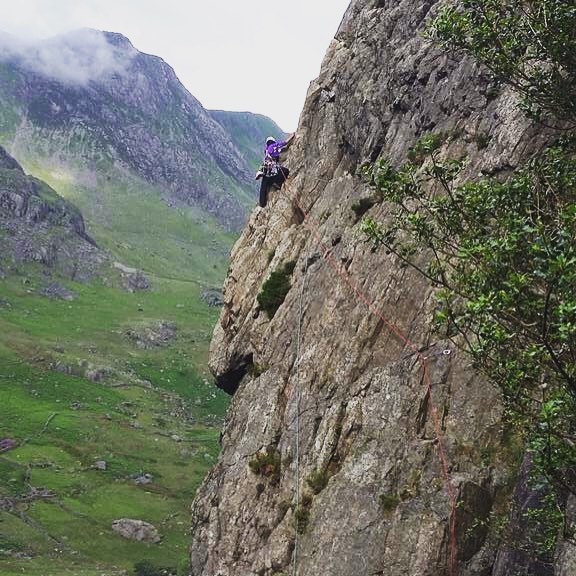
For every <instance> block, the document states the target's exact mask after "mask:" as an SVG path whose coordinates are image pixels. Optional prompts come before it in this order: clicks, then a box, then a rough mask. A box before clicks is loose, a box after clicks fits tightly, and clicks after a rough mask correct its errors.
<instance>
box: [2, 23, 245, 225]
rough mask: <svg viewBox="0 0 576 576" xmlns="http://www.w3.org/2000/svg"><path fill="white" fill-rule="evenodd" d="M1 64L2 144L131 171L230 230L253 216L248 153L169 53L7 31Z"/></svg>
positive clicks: (92, 34) (88, 35) (97, 38)
mask: <svg viewBox="0 0 576 576" xmlns="http://www.w3.org/2000/svg"><path fill="white" fill-rule="evenodd" d="M0 62H1V63H0V79H1V80H2V82H1V84H0V100H1V102H2V103H1V104H0V135H1V142H2V144H4V145H5V147H7V148H8V149H9V150H10V151H11V152H12V154H13V155H14V156H16V157H17V158H18V159H20V160H21V161H22V162H23V163H24V160H25V159H26V160H29V161H30V162H32V160H34V161H36V162H38V163H40V164H44V163H49V162H53V161H54V159H58V161H59V162H60V163H62V164H65V165H67V166H69V167H70V168H72V167H77V166H78V165H81V166H83V167H87V168H89V169H91V170H92V171H94V170H96V171H98V172H105V171H108V172H110V173H111V174H114V173H122V172H129V173H130V174H131V175H132V176H134V177H136V178H138V179H140V180H142V181H143V182H145V183H146V184H148V185H151V186H154V187H156V188H158V189H159V190H160V191H161V193H162V194H163V195H164V196H165V197H166V199H167V200H169V201H177V202H183V203H184V204H186V205H190V206H194V207H197V208H199V209H200V210H202V211H204V212H205V213H207V214H209V215H211V216H213V217H214V218H215V219H216V220H217V221H218V222H219V223H220V224H222V225H224V226H225V227H226V228H228V229H237V228H238V227H239V226H241V225H242V223H243V222H244V217H245V214H246V206H247V205H248V204H249V203H250V196H251V194H250V185H251V177H252V174H251V170H250V169H249V168H248V165H247V163H246V160H245V159H244V158H243V157H242V154H241V153H240V151H239V150H238V149H237V147H236V146H235V145H234V144H233V143H232V142H231V139H230V137H229V136H228V134H227V133H226V131H225V130H224V129H223V128H222V127H221V126H220V124H218V123H217V122H216V121H214V120H213V119H212V117H211V116H210V114H209V113H208V112H207V111H206V110H205V109H204V108H203V107H202V105H201V104H200V103H199V102H198V101H197V100H196V99H195V98H194V97H193V96H192V95H191V94H190V93H189V92H188V91H187V90H186V89H185V88H184V87H183V86H182V84H181V83H180V81H179V80H178V78H177V77H176V75H175V73H174V71H173V70H172V68H171V67H170V66H168V65H167V64H166V63H165V62H164V61H163V60H162V59H160V58H158V57H155V56H149V55H146V54H142V53H140V52H138V51H137V50H136V49H135V48H134V47H133V46H132V44H131V43H130V42H129V40H128V39H127V38H125V37H124V36H122V35H120V34H115V33H108V32H103V33H101V32H98V31H95V30H79V31H76V32H72V33H69V34H66V35H63V36H59V37H56V38H53V39H50V40H46V41H43V42H39V43H37V44H33V45H26V44H21V43H18V42H15V41H13V40H9V39H7V38H6V37H1V38H0Z"/></svg>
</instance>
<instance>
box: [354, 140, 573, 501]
mask: <svg viewBox="0 0 576 576" xmlns="http://www.w3.org/2000/svg"><path fill="white" fill-rule="evenodd" d="M441 143H442V139H441V138H440V137H439V136H438V135H436V136H433V135H429V136H426V137H424V138H423V139H422V140H421V141H420V142H419V143H418V144H417V145H416V146H415V147H414V148H413V150H412V153H411V160H410V161H409V162H407V163H405V164H404V165H403V166H401V167H400V168H398V169H396V168H394V167H392V166H391V165H390V164H389V163H388V162H387V161H386V160H385V159H381V160H379V161H377V162H376V163H375V164H373V165H371V166H368V167H367V168H366V169H365V170H364V173H365V175H366V176H367V177H368V178H369V180H370V182H371V184H372V185H373V186H374V190H375V195H376V197H377V199H378V200H379V201H385V202H388V203H389V218H388V219H387V220H386V222H377V221H375V220H374V219H372V218H364V220H363V221H362V223H361V229H362V230H363V231H364V233H365V234H366V235H367V237H368V238H370V239H371V240H372V242H373V243H374V244H375V246H380V245H381V246H385V247H386V248H387V249H388V250H390V251H392V252H393V253H394V254H396V255H397V256H398V257H399V258H400V259H402V260H403V261H404V262H406V263H407V264H410V265H411V266H414V267H416V268H417V269H418V270H419V271H420V272H421V273H422V274H424V275H425V276H426V277H428V279H429V280H430V281H431V282H432V283H433V284H434V285H435V286H436V287H437V288H438V290H437V292H436V297H437V302H438V309H437V313H436V318H435V321H436V327H437V328H438V329H439V330H442V331H443V332H444V335H445V336H447V337H451V338H453V339H454V341H455V343H457V344H459V345H461V346H463V347H464V348H465V349H466V351H467V352H468V353H470V354H471V355H472V357H473V359H474V362H475V364H476V367H477V368H478V369H479V370H481V371H482V372H484V373H485V374H486V375H487V376H488V377H489V378H490V379H491V380H492V381H494V382H495V383H496V384H497V385H498V386H499V387H500V389H501V390H502V393H503V398H504V400H505V404H506V407H507V414H508V418H509V420H510V421H512V422H513V423H515V424H516V425H517V426H518V429H519V430H521V432H522V433H523V435H524V437H525V438H526V439H527V442H528V445H529V447H530V449H531V450H532V451H533V452H534V455H535V459H536V462H537V464H539V466H540V469H541V470H543V471H544V472H545V473H546V474H547V475H548V476H549V477H551V478H554V479H555V480H556V482H558V483H560V484H562V485H563V486H564V487H568V488H569V489H570V490H571V491H573V492H575V493H576V478H574V476H573V467H574V465H575V464H576V449H575V446H576V421H575V414H576V140H575V139H565V140H564V141H562V142H560V143H559V144H558V145H556V146H554V147H551V148H549V149H547V150H546V151H545V152H544V153H543V154H542V155H541V156H539V157H538V158H535V159H533V160H532V161H530V162H529V163H528V164H527V165H526V166H525V167H524V168H522V169H520V170H518V171H517V172H516V173H515V174H513V175H512V176H511V177H510V178H509V179H508V180H507V181H505V182H499V181H497V180H495V179H485V180H481V181H479V182H469V183H465V184H462V185H455V180H456V178H457V176H458V174H459V173H460V171H461V169H462V167H463V164H464V162H463V161H455V160H447V161H442V160H441V159H440V155H439V152H438V149H439V147H440V145H441ZM422 262H424V263H425V264H422Z"/></svg>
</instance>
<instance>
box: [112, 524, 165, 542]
mask: <svg viewBox="0 0 576 576" xmlns="http://www.w3.org/2000/svg"><path fill="white" fill-rule="evenodd" d="M112 530H114V532H116V534H119V535H120V536H122V537H123V538H127V539H128V540H135V541H136V542H146V543H147V544H158V542H160V540H161V537H160V534H159V532H158V530H157V529H156V527H155V526H153V525H152V524H150V523H148V522H144V521H143V520H131V519H130V518H121V519H119V520H114V522H112Z"/></svg>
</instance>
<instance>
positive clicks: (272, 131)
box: [210, 110, 287, 169]
mask: <svg viewBox="0 0 576 576" xmlns="http://www.w3.org/2000/svg"><path fill="white" fill-rule="evenodd" d="M210 114H211V116H212V117H213V118H214V119H215V120H216V121H217V122H218V123H219V124H220V125H221V126H222V127H223V128H224V129H225V130H226V131H227V132H228V134H230V137H231V140H232V142H234V144H235V145H236V146H237V148H238V149H239V150H240V151H241V152H242V154H243V156H244V158H246V160H247V161H248V163H249V164H250V166H251V167H252V168H255V169H256V168H258V166H260V164H261V162H262V150H263V148H264V142H265V141H266V138H267V137H268V136H273V137H274V138H277V139H282V138H284V137H286V136H287V134H286V133H285V132H283V131H282V130H281V128H280V127H279V126H278V124H276V122H274V121H273V120H271V119H270V118H268V117H267V116H263V115H262V114H253V113H251V112H227V111H225V110H211V111H210Z"/></svg>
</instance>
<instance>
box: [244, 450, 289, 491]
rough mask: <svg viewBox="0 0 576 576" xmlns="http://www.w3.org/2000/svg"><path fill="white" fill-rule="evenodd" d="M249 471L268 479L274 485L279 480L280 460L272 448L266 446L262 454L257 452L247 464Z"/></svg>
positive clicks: (277, 453) (278, 454)
mask: <svg viewBox="0 0 576 576" xmlns="http://www.w3.org/2000/svg"><path fill="white" fill-rule="evenodd" d="M248 466H249V467H250V470H252V472H254V474H257V475H258V476H264V477H265V478H268V479H270V481H271V482H272V483H273V484H274V483H276V482H278V480H280V470H281V467H282V458H281V457H280V453H279V452H278V450H276V448H274V447H273V446H268V448H266V450H265V451H264V452H257V453H256V454H254V456H252V458H251V459H250V461H249V462H248Z"/></svg>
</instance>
